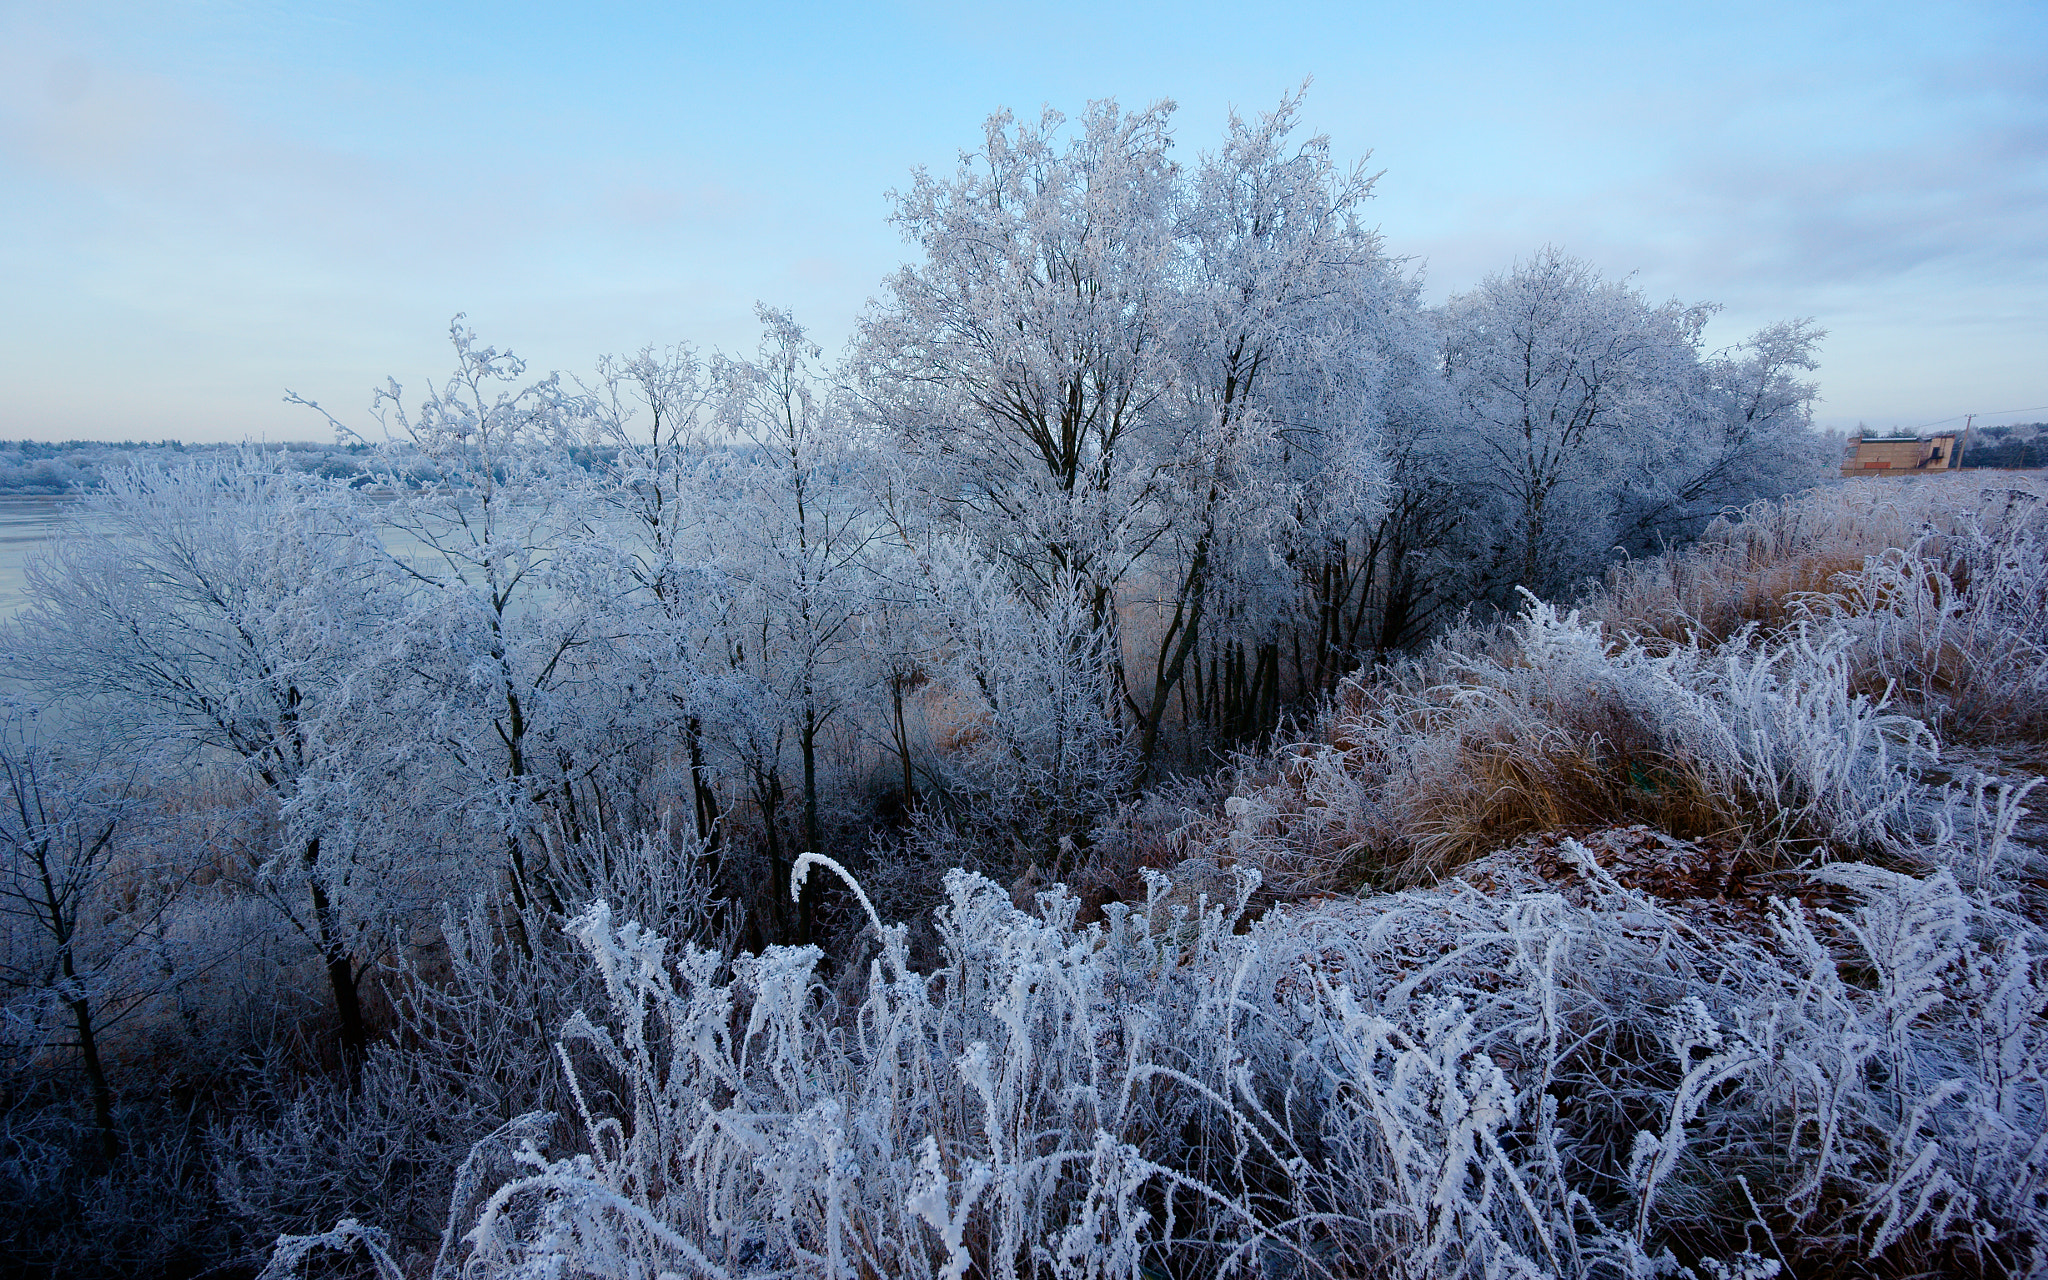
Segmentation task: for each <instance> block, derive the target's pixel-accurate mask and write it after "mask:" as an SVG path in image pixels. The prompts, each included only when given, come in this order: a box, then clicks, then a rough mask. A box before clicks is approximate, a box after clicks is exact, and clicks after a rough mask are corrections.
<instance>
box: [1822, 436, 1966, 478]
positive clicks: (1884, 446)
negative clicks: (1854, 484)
mask: <svg viewBox="0 0 2048 1280" xmlns="http://www.w3.org/2000/svg"><path fill="white" fill-rule="evenodd" d="M1964 439H1965V435H1962V434H1958V433H1956V432H1948V433H1945V434H1943V435H1938V436H1929V437H1927V438H1926V439H1924V440H1923V439H1921V438H1920V437H1919V436H1865V435H1855V436H1850V437H1849V447H1848V448H1847V449H1845V450H1844V451H1843V453H1842V475H1843V476H1845V477H1847V476H1913V475H1925V474H1927V473H1928V472H1930V471H1953V470H1956V469H1957V468H1959V467H1961V466H1962V465H1963V441H1964Z"/></svg>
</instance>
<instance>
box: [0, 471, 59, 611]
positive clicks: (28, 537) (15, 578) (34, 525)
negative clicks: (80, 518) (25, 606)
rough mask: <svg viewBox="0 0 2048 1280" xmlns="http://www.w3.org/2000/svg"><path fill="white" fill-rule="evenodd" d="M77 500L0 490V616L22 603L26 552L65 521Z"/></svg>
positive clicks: (26, 561) (35, 546) (31, 549)
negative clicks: (0, 491)
mask: <svg viewBox="0 0 2048 1280" xmlns="http://www.w3.org/2000/svg"><path fill="white" fill-rule="evenodd" d="M77 509H78V499H77V498H74V497H68V496H57V495H51V494H41V493H0V619H6V618H11V617H13V616H14V611H15V610H16V609H19V608H20V607H21V603H22V596H21V590H22V570H23V568H24V567H25V566H26V565H27V563H28V557H29V553H31V552H33V551H34V550H35V549H36V548H37V547H39V546H41V545H42V543H43V542H44V541H45V540H46V539H48V538H49V536H50V535H51V534H53V533H55V532H57V530H58V529H60V528H62V527H64V526H65V525H67V524H69V523H70V521H71V516H72V513H73V512H75V511H76V510H77Z"/></svg>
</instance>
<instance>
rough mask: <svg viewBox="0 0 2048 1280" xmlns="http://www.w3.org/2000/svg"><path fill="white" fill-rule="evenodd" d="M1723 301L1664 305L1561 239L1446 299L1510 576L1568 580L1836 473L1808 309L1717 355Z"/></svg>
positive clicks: (1473, 475) (1456, 364)
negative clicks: (1729, 510)
mask: <svg viewBox="0 0 2048 1280" xmlns="http://www.w3.org/2000/svg"><path fill="white" fill-rule="evenodd" d="M1714 310H1715V308H1713V307H1712V306H1707V305H1700V306H1690V307H1688V306H1683V305H1681V304H1680V303H1678V302H1675V301H1673V302H1665V303H1661V304H1652V303H1651V302H1650V301H1649V300H1648V299H1646V298H1645V297H1644V296H1643V295H1642V293H1641V292H1640V291H1638V290H1636V289H1635V288H1633V287H1631V286H1630V285H1628V284H1627V283H1626V282H1620V281H1612V280H1607V279H1605V278H1603V277H1602V276H1601V274H1600V273H1599V272H1598V271H1597V270H1595V269H1594V268H1593V267H1592V266H1591V265H1590V264H1588V263H1586V262H1584V261H1582V260H1580V259H1576V258H1572V257H1570V256H1568V255H1566V254H1564V253H1563V252H1562V251H1560V250H1558V249H1556V248H1546V249H1544V250H1542V251H1541V252H1539V253H1538V254H1537V255H1536V256H1535V257H1533V258H1531V259H1530V260H1529V261H1527V262H1524V263H1521V264H1518V265H1517V266H1516V267H1515V268H1514V269H1513V270H1511V271H1508V272H1505V273H1502V274H1498V275H1494V276H1490V277H1488V278H1487V280H1486V281H1485V282H1484V283H1483V284H1481V285H1480V287H1479V288H1477V289H1475V290H1473V291H1472V292H1470V293H1466V294H1462V295H1460V296H1458V297H1455V298H1453V299H1451V301H1450V302H1449V303H1447V304H1446V305H1445V306H1444V307H1443V309H1442V311H1441V313H1440V323H1441V324H1442V327H1443V343H1444V346H1443V360H1444V371H1445V374H1446V376H1447V380H1448V385H1449V389H1450V391H1451V393H1452V395H1453V397H1454V399H1455V406H1456V407H1455V411H1454V412H1455V414H1456V418H1455V424H1454V432H1453V436H1452V439H1453V441H1454V442H1455V444H1456V445H1457V446H1459V449H1460V452H1461V454H1462V455H1463V456H1462V458H1461V467H1462V470H1463V471H1464V473H1465V474H1464V476H1463V478H1462V481H1461V487H1463V488H1464V489H1465V490H1466V491H1467V492H1468V494H1469V495H1470V496H1471V498H1473V499H1476V500H1479V501H1483V502H1484V503H1485V505H1486V507H1487V508H1488V509H1487V511H1486V518H1487V521H1488V522H1489V523H1490V524H1491V525H1492V529H1493V539H1492V541H1493V555H1494V559H1495V566H1496V568H1495V571H1496V573H1497V574H1499V575H1501V581H1500V582H1499V584H1498V586H1505V585H1510V584H1509V583H1508V582H1507V579H1508V578H1510V577H1511V578H1512V579H1513V581H1514V582H1516V583H1519V584H1520V585H1523V586H1527V587H1529V588H1531V589H1533V590H1537V591H1554V590H1556V589H1558V588H1560V587H1563V586H1564V585H1566V584H1568V583H1570V582H1572V581H1573V580H1575V579H1577V578H1580V577H1582V576H1584V575H1585V574H1587V573H1589V572H1592V571H1594V570H1595V569H1597V568H1598V567H1599V566H1600V565H1601V564H1602V563H1603V562H1604V561H1605V560H1606V559H1608V557H1609V556H1610V555H1612V554H1613V553H1614V552H1615V551H1617V550H1623V551H1631V552H1642V551H1650V552H1654V551H1656V550H1658V549H1659V548H1660V547H1661V546H1662V545H1665V544H1667V543H1668V542H1669V541H1670V540H1672V539H1674V538H1683V537H1685V536H1689V535H1691V534H1694V533H1696V532H1697V531H1698V530H1699V529H1700V528H1701V527H1703V526H1704V524H1705V522H1706V521H1707V520H1709V519H1711V518H1712V517H1713V515H1714V514H1716V513H1717V512H1718V511H1720V510H1721V509H1723V508H1724V507H1727V506H1729V505H1739V504H1741V503H1744V502H1748V501H1752V500H1754V499H1756V498H1759V497H1779V496H1783V495H1784V494H1787V493H1790V492H1793V491H1796V490H1798V489H1801V488H1804V487H1807V486H1809V485H1811V484H1813V483H1815V482H1817V481H1818V480H1819V479H1820V478H1821V476H1822V475H1823V474H1824V472H1825V458H1824V456H1823V455H1824V454H1825V452H1826V450H1825V447H1824V445H1823V444H1822V442H1821V441H1820V438H1819V437H1818V436H1816V435H1815V434H1814V433H1813V431H1812V430H1811V419H1810V409H1811V405H1812V402H1813V398H1814V395H1815V389H1814V387H1813V385H1812V384H1811V383H1808V382H1803V381H1801V380H1800V379H1799V378H1798V374H1799V373H1800V372H1802V371H1805V370H1809V369H1811V368H1813V366H1814V351H1815V348H1816V346H1817V344H1818V342H1819V340H1820V338H1821V337H1822V336H1823V335H1822V334H1821V332H1820V331H1819V330H1818V329H1816V328H1814V326H1813V325H1812V324H1811V323H1810V322H1806V321H1792V322H1787V323H1783V324H1777V325H1772V326H1770V327H1768V328H1766V329H1763V330H1761V331H1760V332H1758V333H1757V334H1756V335H1754V336H1753V337H1751V338H1749V339H1748V340H1746V341H1745V342H1743V343H1741V344H1738V345H1737V346H1736V347H1735V348H1733V349H1731V350H1729V351H1725V352H1721V353H1718V354H1715V355H1712V356H1709V355H1707V354H1705V353H1704V352H1703V351H1702V349H1701V334H1702V330H1703V328H1704V326H1705V324H1706V322H1707V320H1708V319H1709V318H1710V317H1711V316H1712V314H1713V312H1714ZM1496 589H1497V588H1496Z"/></svg>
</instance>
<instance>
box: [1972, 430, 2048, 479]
mask: <svg viewBox="0 0 2048 1280" xmlns="http://www.w3.org/2000/svg"><path fill="white" fill-rule="evenodd" d="M1963 465H1964V466H1966V467H1999V468H2004V469H2008V470H2010V469H2013V468H2017V467H2048V422H2015V423H2012V424H2010V425H2008V426H2003V427H1978V428H1977V429H1976V430H1974V431H1972V432H1970V438H1969V440H1968V441H1967V442H1966V443H1965V444H1964V445H1963Z"/></svg>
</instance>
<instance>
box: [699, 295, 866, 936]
mask: <svg viewBox="0 0 2048 1280" xmlns="http://www.w3.org/2000/svg"><path fill="white" fill-rule="evenodd" d="M757 315H758V317H759V319H760V321H761V325H762V329H763V334H762V338H761V344H760V348H759V351H758V352H757V354H756V355H755V357H754V358H753V359H752V360H721V361H720V362H719V363H718V365H717V368H716V380H717V382H718V385H719V388H720V396H721V406H720V421H721V422H722V424H723V425H724V426H725V428H726V430H727V431H728V432H729V434H730V437H731V440H732V450H731V452H730V453H729V454H727V455H726V456H725V457H724V458H723V459H722V460H721V461H720V463H719V465H717V466H715V467H711V468H708V469H707V473H706V476H705V482H704V492H705V493H706V495H707V498H710V501H708V502H707V513H706V514H707V518H708V520H709V521H710V527H709V528H708V530H707V534H708V537H709V548H708V550H709V554H710V563H711V565H712V566H713V567H714V570H715V575H714V576H715V581H716V582H717V583H718V598H717V608H718V615H719V616H718V628H717V635H718V640H719V643H720V644H721V646H722V648H723V651H724V656H725V660H726V663H727V666H728V671H729V676H730V678H729V679H728V680H727V682H726V685H725V688H726V690H727V692H728V697H727V698H726V701H725V706H724V709H723V715H722V717H721V730H722V732H723V734H724V736H725V738H726V740H727V743H728V744H729V746H730V749H731V750H732V753H733V754H734V756H735V757H736V758H737V759H738V760H739V761H740V762H741V764H742V766H743V768H744V771H745V773H746V774H747V777H748V781H749V787H750V789H751V790H752V792H753V796H754V800H755V803H756V805H757V806H758V807H759V809H760V811H761V819H762V823H763V828H764V831H763V834H764V839H765V841H766V845H767V852H768V860H769V866H770V869H771V871H772V872H773V875H774V883H776V884H780V883H782V882H783V880H785V879H786V878H787V876H788V871H789V868H790V866H791V865H792V863H793V859H792V857H791V855H790V854H789V852H788V851H787V850H786V849H785V848H784V847H783V840H782V836H781V833H780V830H779V827H778V818H779V810H780V808H781V805H782V802H783V798H784V795H785V792H786V788H787V784H786V782H785V775H784V769H785V768H786V762H785V752H788V751H792V750H793V751H794V753H795V756H796V764H797V767H798V769H799V773H800V786H801V795H800V798H799V799H800V804H801V819H800V821H801V827H800V831H801V839H802V842H803V845H804V848H805V850H808V851H812V852H820V853H822V852H824V851H825V850H824V845H825V836H824V829H823V824H822V822H821V817H820V812H819V788H820V785H821V777H820V770H821V767H822V765H821V761H820V753H821V751H822V750H823V749H824V747H825V745H826V734H827V732H828V731H829V730H830V729H831V728H832V727H833V726H834V724H835V722H837V721H838V720H840V719H841V717H842V716H843V715H844V714H845V713H846V712H847V710H848V709H849V707H850V706H851V704H852V703H853V702H854V701H855V700H856V698H857V697H858V696H859V695H858V692H857V690H858V687H859V686H860V685H861V684H862V683H864V682H865V681H866V679H867V677H868V673H867V672H865V671H863V670H861V669H860V667H859V665H858V664H859V662H860V659H861V657H862V647H861V645H860V644H859V641H860V638H861V636H860V631H861V624H860V616H861V613H862V611H863V610H864V608H865V607H866V605H867V602H868V600H869V598H870V596H871V595H872V591H873V584H872V583H871V581H870V580H869V578H868V575H867V571H866V568H865V565H864V562H863V553H864V551H865V548H866V546H867V543H868V541H869V539H870V536H871V529H870V525H869V521H868V520H867V518H866V515H865V513H864V511H863V509H862V505H861V490H860V488H859V487H858V486H857V485H856V484H854V483H853V479H854V477H853V476H852V474H851V470H852V467H853V466H854V462H853V457H852V454H851V451H850V445H851V443H852V441H851V439H850V438H849V435H848V431H849V421H848V415H847V414H846V412H845V409H844V406H843V405H841V404H839V403H838V398H837V397H836V396H835V395H834V394H833V393H832V391H831V389H830V388H829V387H828V386H827V385H826V384H825V383H824V381H823V379H822V377H821V376H820V374H819V373H818V371H817V369H816V368H815V362H816V361H817V359H818V357H819V356H820V355H821V354H822V353H821V351H820V350H819V348H818V346H817V345H816V344H815V343H813V342H812V341H811V340H810V338H809V336H808V335H807V334H806V333H805V332H804V329H803V327H802V326H801V325H799V324H797V323H796V321H795V320H794V319H793V318H792V317H791V316H790V315H789V313H788V312H785V311H777V310H775V309H774V308H771V307H767V306H762V307H760V308H758V309H757ZM713 494H715V495H716V497H715V498H712V497H711V495H713ZM800 852H801V851H800ZM773 900H774V901H775V902H776V904H777V906H778V909H779V907H780V902H781V898H780V895H779V894H778V895H775V898H774V899H773ZM813 909H814V902H813V900H812V899H811V898H809V897H805V898H804V899H803V900H802V901H801V902H800V903H799V912H798V919H797V920H796V921H794V922H793V925H794V927H793V929H792V930H790V932H792V933H793V935H794V936H796V937H799V938H803V939H808V937H809V935H810V932H811V917H812V912H813Z"/></svg>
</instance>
